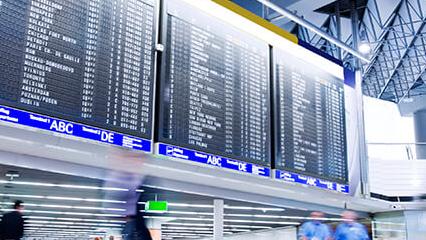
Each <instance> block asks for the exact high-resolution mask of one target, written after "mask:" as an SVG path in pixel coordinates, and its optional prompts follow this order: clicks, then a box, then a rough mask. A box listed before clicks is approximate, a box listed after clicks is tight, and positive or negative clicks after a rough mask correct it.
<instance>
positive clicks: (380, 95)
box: [378, 22, 426, 98]
mask: <svg viewBox="0 0 426 240" xmlns="http://www.w3.org/2000/svg"><path fill="white" fill-rule="evenodd" d="M425 23H426V22H423V23H422V24H421V25H420V26H419V28H418V29H417V31H416V33H415V34H414V37H413V38H412V39H411V40H409V41H410V42H409V43H408V46H407V47H406V48H405V50H403V54H402V57H401V58H400V59H399V60H398V61H397V64H396V67H395V68H394V70H393V71H392V72H391V74H390V77H389V78H388V79H386V81H385V85H384V86H383V88H382V90H381V92H380V93H379V95H378V98H381V97H382V96H383V93H384V92H385V91H386V89H387V88H388V86H389V82H390V81H391V80H392V78H394V77H395V74H396V73H397V71H398V70H399V69H400V68H401V67H402V66H401V64H402V63H403V62H404V60H405V59H406V58H407V57H408V55H407V54H408V53H409V50H410V49H411V48H412V47H413V45H414V43H415V42H416V39H417V36H418V34H420V33H421V32H422V30H423V27H424V26H425Z"/></svg>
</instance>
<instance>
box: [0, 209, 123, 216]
mask: <svg viewBox="0 0 426 240" xmlns="http://www.w3.org/2000/svg"><path fill="white" fill-rule="evenodd" d="M0 211H2V212H11V211H14V209H4V208H2V209H0ZM24 211H25V212H26V213H43V214H52V215H70V216H95V217H125V215H119V214H107V213H87V212H63V211H40V210H24Z"/></svg>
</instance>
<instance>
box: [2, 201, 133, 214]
mask: <svg viewBox="0 0 426 240" xmlns="http://www.w3.org/2000/svg"><path fill="white" fill-rule="evenodd" d="M0 204H2V205H13V203H12V202H0ZM24 206H27V207H41V208H65V209H84V210H100V211H118V212H124V211H126V209H124V208H104V207H88V206H70V205H55V204H35V203H24Z"/></svg>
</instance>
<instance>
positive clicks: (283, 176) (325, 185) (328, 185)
mask: <svg viewBox="0 0 426 240" xmlns="http://www.w3.org/2000/svg"><path fill="white" fill-rule="evenodd" d="M275 178H276V179H280V180H284V181H287V182H294V183H299V184H303V185H308V186H314V187H317V188H322V189H327V190H330V191H336V192H340V193H349V186H348V185H343V184H338V183H334V182H331V181H326V180H322V179H318V178H314V177H307V176H303V175H299V174H296V173H291V172H287V171H282V170H275Z"/></svg>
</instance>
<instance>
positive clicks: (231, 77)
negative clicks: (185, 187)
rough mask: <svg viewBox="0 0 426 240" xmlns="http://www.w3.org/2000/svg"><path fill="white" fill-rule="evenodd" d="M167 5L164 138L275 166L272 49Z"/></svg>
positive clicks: (188, 10) (171, 3)
mask: <svg viewBox="0 0 426 240" xmlns="http://www.w3.org/2000/svg"><path fill="white" fill-rule="evenodd" d="M166 2H167V3H166V13H165V16H164V19H163V21H164V22H165V24H166V25H167V27H166V30H165V32H164V34H163V35H164V36H165V38H166V49H165V53H164V55H165V57H164V59H163V60H164V64H163V66H164V69H163V72H162V77H161V109H160V111H161V112H160V129H159V141H160V142H165V143H169V144H173V145H176V146H180V147H186V148H189V149H194V150H198V151H204V152H207V153H212V154H216V155H219V156H224V157H228V158H232V159H236V160H244V161H247V162H253V163H257V164H262V165H270V140H269V138H270V132H269V131H270V111H269V110H270V109H269V108H270V106H269V105H270V104H269V101H270V98H269V46H268V44H267V43H264V42H262V41H260V40H258V39H256V37H255V36H252V35H248V34H245V33H244V32H243V31H241V30H237V29H235V28H233V27H231V26H229V24H225V23H222V22H220V21H218V20H217V19H215V18H214V17H212V16H209V15H207V14H203V13H202V12H200V11H199V10H194V9H192V8H191V7H189V6H186V5H185V4H182V2H178V1H166ZM188 13H191V14H188Z"/></svg>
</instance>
